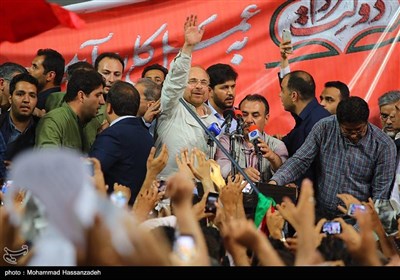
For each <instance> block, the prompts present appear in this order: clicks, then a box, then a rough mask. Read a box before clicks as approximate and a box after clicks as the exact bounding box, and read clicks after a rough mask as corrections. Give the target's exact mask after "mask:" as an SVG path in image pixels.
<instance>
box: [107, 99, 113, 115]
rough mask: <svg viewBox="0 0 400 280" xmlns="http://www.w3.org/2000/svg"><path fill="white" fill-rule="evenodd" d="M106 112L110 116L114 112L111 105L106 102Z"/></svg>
mask: <svg viewBox="0 0 400 280" xmlns="http://www.w3.org/2000/svg"><path fill="white" fill-rule="evenodd" d="M106 111H107V114H108V115H111V114H112V113H113V112H114V110H113V108H112V106H111V103H108V102H106Z"/></svg>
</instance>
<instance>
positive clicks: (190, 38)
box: [182, 15, 204, 53]
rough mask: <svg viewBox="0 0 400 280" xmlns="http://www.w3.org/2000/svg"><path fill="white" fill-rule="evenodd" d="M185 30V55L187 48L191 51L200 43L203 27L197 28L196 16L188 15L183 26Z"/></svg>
mask: <svg viewBox="0 0 400 280" xmlns="http://www.w3.org/2000/svg"><path fill="white" fill-rule="evenodd" d="M184 30H185V44H184V46H183V49H182V50H183V51H184V52H185V53H186V50H187V48H190V52H191V50H193V48H194V46H195V45H196V44H197V43H199V42H200V41H201V38H203V34H204V27H202V28H199V27H198V25H197V16H195V15H190V16H189V17H187V18H186V22H185V25H184Z"/></svg>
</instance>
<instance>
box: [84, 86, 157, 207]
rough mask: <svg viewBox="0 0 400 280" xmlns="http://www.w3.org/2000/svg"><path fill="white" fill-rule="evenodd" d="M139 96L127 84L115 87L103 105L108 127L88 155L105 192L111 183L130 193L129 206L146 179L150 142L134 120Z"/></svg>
mask: <svg viewBox="0 0 400 280" xmlns="http://www.w3.org/2000/svg"><path fill="white" fill-rule="evenodd" d="M139 105H140V95H139V92H138V91H137V90H136V89H135V88H134V87H133V86H132V85H131V84H129V83H127V82H123V81H118V82H116V83H114V84H113V85H112V86H111V88H110V90H109V92H108V94H107V101H106V118H107V121H108V122H109V123H110V126H109V127H108V128H107V129H105V130H104V131H103V132H102V133H100V134H99V135H98V136H97V138H96V140H95V142H94V144H93V146H92V149H91V151H90V153H89V155H90V156H91V157H95V158H97V159H98V160H99V161H100V163H101V169H102V171H103V173H104V179H105V182H106V184H107V185H108V187H109V188H108V192H109V193H111V192H112V191H113V187H114V183H118V184H121V185H125V186H127V187H129V188H130V189H131V194H132V195H131V199H130V200H129V204H130V205H132V204H133V202H134V201H135V199H136V196H137V194H138V193H139V190H140V188H141V186H142V183H143V181H144V178H145V176H146V162H147V157H148V156H149V153H150V149H151V147H152V146H153V143H154V142H153V138H152V137H151V135H150V133H149V132H148V130H147V128H146V127H145V126H144V124H143V121H142V119H141V118H137V117H136V114H137V112H138V109H139Z"/></svg>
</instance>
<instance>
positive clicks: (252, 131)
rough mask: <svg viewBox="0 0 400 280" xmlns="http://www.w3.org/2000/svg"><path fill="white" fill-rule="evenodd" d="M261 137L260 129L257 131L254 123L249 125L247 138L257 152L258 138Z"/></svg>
mask: <svg viewBox="0 0 400 280" xmlns="http://www.w3.org/2000/svg"><path fill="white" fill-rule="evenodd" d="M259 137H261V133H260V131H258V129H257V126H256V125H255V124H253V125H251V126H250V127H249V140H250V141H251V142H252V143H253V145H254V149H255V151H256V153H257V154H260V153H261V151H260V148H259V147H258V145H257V144H258V143H259V142H258V138H259Z"/></svg>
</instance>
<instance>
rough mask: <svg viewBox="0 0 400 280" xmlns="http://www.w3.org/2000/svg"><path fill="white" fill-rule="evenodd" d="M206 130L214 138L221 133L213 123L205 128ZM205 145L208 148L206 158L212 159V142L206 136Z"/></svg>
mask: <svg viewBox="0 0 400 280" xmlns="http://www.w3.org/2000/svg"><path fill="white" fill-rule="evenodd" d="M207 130H208V131H209V132H210V133H211V135H212V136H214V137H216V136H218V135H219V134H220V133H221V128H220V127H219V124H218V123H216V122H214V123H212V124H210V126H209V127H207ZM207 145H208V146H210V149H209V152H208V158H213V148H214V140H213V138H212V137H211V136H208V140H207Z"/></svg>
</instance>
